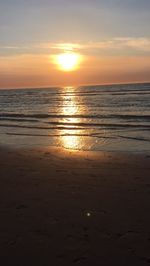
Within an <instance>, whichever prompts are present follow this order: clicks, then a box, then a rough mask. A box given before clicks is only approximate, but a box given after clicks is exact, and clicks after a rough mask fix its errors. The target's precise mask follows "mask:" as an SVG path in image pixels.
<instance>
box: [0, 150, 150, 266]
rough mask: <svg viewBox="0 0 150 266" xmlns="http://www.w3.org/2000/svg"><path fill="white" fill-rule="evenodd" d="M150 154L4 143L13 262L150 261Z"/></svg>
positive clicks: (3, 188)
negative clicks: (30, 146)
mask: <svg viewBox="0 0 150 266" xmlns="http://www.w3.org/2000/svg"><path fill="white" fill-rule="evenodd" d="M149 173H150V156H149V155H148V154H145V153H144V154H142V155H141V154H131V153H112V152H101V153H99V152H98V153H97V152H96V153H95V152H80V151H78V152H76V151H69V150H61V149H60V148H54V149H53V148H42V147H40V148H36V149H35V148H32V149H31V148H30V149H24V148H23V149H9V148H5V147H4V146H2V147H0V209H1V221H0V236H1V237H0V254H1V255H0V258H1V260H2V261H3V264H4V265H5V266H8V265H12V263H13V264H15V265H23V266H26V265H27V264H29V261H30V264H31V265H34V264H36V265H39V266H41V265H46V266H48V265H50V264H51V265H54V266H55V265H56V266H57V265H58V266H60V265H65V266H70V265H83V266H84V265H86V266H88V265H90V266H91V265H94V266H95V265H96V266H98V265H100V264H101V265H108V266H111V265H117V266H120V265H124V266H126V265H136V266H137V265H139V266H140V265H141V266H144V265H147V264H148V263H149V259H150V257H149V245H150V241H149V239H150V230H149V224H150V213H149V208H150V203H149V202H150V179H149Z"/></svg>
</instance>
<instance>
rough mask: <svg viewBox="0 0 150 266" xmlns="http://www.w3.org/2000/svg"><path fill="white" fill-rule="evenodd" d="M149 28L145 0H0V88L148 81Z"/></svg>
mask: <svg viewBox="0 0 150 266" xmlns="http://www.w3.org/2000/svg"><path fill="white" fill-rule="evenodd" d="M149 28H150V1H149V0H142V1H141V0H140V1H139V0H126V1H124V0H105V1H104V0H76V1H75V0H5V1H2V0H0V88H9V87H10V88H11V87H37V86H38V87H41V86H44V87H45V86H57V85H60V86H74V85H80V84H103V83H124V82H125V83H128V82H129V83H130V82H147V81H150V78H149V77H150V30H149ZM67 47H69V49H71V50H72V51H73V52H76V53H79V54H81V55H82V61H81V63H80V67H79V68H78V69H77V70H75V71H71V72H64V71H60V69H58V68H57V67H56V65H55V64H54V62H53V60H52V57H53V56H54V55H57V54H60V53H63V52H65V51H66V49H67Z"/></svg>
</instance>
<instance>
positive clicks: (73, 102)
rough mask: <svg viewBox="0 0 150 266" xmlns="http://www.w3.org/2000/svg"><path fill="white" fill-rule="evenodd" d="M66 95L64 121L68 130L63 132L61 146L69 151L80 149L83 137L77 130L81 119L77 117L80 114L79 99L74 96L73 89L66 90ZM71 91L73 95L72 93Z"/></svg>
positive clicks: (63, 111) (63, 108)
mask: <svg viewBox="0 0 150 266" xmlns="http://www.w3.org/2000/svg"><path fill="white" fill-rule="evenodd" d="M64 90H65V94H63V96H62V97H63V99H62V100H63V107H62V113H63V115H64V116H66V117H65V118H64V120H63V122H65V123H66V124H67V126H66V129H65V130H64V131H63V134H62V136H61V144H62V146H63V147H64V148H67V149H80V146H81V136H80V135H79V131H80V130H75V129H74V128H76V127H78V123H79V122H80V118H79V117H76V115H78V114H80V110H79V106H78V104H77V98H76V96H75V95H74V93H72V92H73V90H74V89H73V88H72V87H71V88H70V87H67V88H64ZM70 91H71V93H70Z"/></svg>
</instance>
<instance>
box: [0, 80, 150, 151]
mask: <svg viewBox="0 0 150 266" xmlns="http://www.w3.org/2000/svg"><path fill="white" fill-rule="evenodd" d="M0 146H8V147H27V148H28V147H30V148H33V147H41V146H42V147H43V146H44V147H49V148H50V147H52V146H54V147H60V148H63V149H70V150H85V151H119V152H128V151H130V152H149V151H150V83H144V84H126V85H123V84H122V85H101V86H98V85H96V86H95V85H93V86H91V85H90V86H80V87H62V88H61V87H55V88H54V87H51V88H32V89H29V88H28V89H1V90H0Z"/></svg>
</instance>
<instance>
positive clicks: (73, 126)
mask: <svg viewBox="0 0 150 266" xmlns="http://www.w3.org/2000/svg"><path fill="white" fill-rule="evenodd" d="M48 124H49V125H52V126H51V127H50V126H49V127H48V126H29V125H18V124H0V127H14V128H27V129H45V130H51V129H63V130H85V129H92V128H93V127H95V128H98V129H99V130H100V129H107V130H109V129H111V130H112V129H115V130H116V129H120V128H138V129H140V128H142V129H143V130H144V129H146V130H150V125H145V124H140V125H139V124H115V123H114V124H113V123H112V124H107V123H63V122H62V123H61V122H51V123H48ZM54 125H55V126H54Z"/></svg>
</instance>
